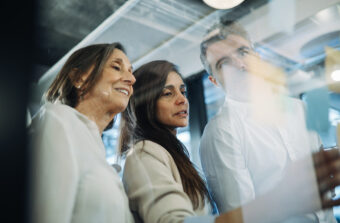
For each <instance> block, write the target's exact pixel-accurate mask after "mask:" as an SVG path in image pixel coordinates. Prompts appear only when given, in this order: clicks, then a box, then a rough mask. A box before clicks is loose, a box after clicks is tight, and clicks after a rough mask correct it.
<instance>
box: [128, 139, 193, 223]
mask: <svg viewBox="0 0 340 223" xmlns="http://www.w3.org/2000/svg"><path fill="white" fill-rule="evenodd" d="M171 162H173V160H171V157H170V156H169V155H168V154H167V152H166V150H165V149H164V148H163V147H161V146H159V145H157V144H155V143H150V142H148V141H146V143H145V144H144V147H143V149H136V150H133V151H132V152H130V154H128V156H127V159H126V162H125V168H124V176H123V183H124V187H125V189H126V191H127V194H128V197H129V202H130V207H131V209H132V211H136V212H138V214H139V216H140V217H141V218H142V219H143V221H144V222H148V223H170V222H171V223H176V222H183V221H184V219H185V218H186V217H188V216H194V211H193V207H192V204H191V201H190V199H189V197H188V196H187V194H186V193H185V192H184V191H183V187H182V185H181V183H180V182H178V181H176V180H175V178H174V175H173V172H172V167H171V165H172V164H171Z"/></svg>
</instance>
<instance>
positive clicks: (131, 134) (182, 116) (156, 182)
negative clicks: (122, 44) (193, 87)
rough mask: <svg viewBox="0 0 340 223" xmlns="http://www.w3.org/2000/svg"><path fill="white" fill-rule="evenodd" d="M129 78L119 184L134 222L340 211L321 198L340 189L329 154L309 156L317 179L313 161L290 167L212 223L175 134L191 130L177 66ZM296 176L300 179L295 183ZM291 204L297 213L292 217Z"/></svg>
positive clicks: (266, 218)
mask: <svg viewBox="0 0 340 223" xmlns="http://www.w3.org/2000/svg"><path fill="white" fill-rule="evenodd" d="M134 75H135V78H136V83H135V85H134V89H135V93H134V95H133V96H132V97H131V99H130V102H129V105H128V107H127V109H126V110H125V111H124V112H123V118H122V121H123V122H122V129H121V137H120V148H121V150H122V152H123V153H126V152H127V157H126V162H125V168H124V174H123V184H124V187H125V190H126V192H127V195H128V197H129V205H130V208H131V210H132V212H133V213H135V214H136V215H135V217H136V219H137V220H143V221H144V222H147V223H156V222H157V223H166V222H196V223H197V222H210V223H211V222H229V223H236V222H247V223H248V222H252V223H254V222H268V223H269V222H277V221H281V220H284V219H285V218H287V217H289V216H293V215H296V214H301V213H306V212H309V211H312V210H319V209H321V208H328V207H332V206H334V205H337V204H339V200H337V201H332V200H330V199H329V198H328V199H326V198H325V196H323V194H325V192H327V191H329V190H330V189H331V188H332V187H333V186H334V185H338V184H339V183H340V181H339V179H336V178H337V177H334V176H333V177H332V178H330V175H331V174H335V175H337V176H340V173H339V168H338V167H337V166H340V158H339V153H338V152H337V151H327V152H320V153H318V154H316V155H314V156H313V158H314V161H315V163H314V165H315V167H316V168H315V169H316V172H315V173H316V177H317V178H315V173H314V171H313V162H312V160H311V157H309V158H306V159H305V160H301V161H299V162H296V163H293V164H292V165H291V166H290V168H288V169H287V173H286V175H285V176H284V177H283V179H282V181H281V183H280V184H279V185H278V186H277V187H276V188H275V189H273V190H272V191H270V192H268V193H267V194H265V195H263V196H259V197H258V198H257V199H256V200H255V201H252V202H250V203H249V204H246V205H244V206H242V208H236V209H235V210H233V211H230V212H228V213H224V214H221V215H220V216H218V217H216V218H215V217H214V216H212V215H210V216H209V215H208V214H210V213H211V208H210V207H211V206H210V204H209V203H210V196H209V193H208V190H207V187H206V185H205V182H204V180H203V179H202V178H201V176H200V174H199V173H198V171H197V170H196V169H195V167H194V165H193V164H192V163H191V161H190V159H189V156H188V152H187V150H186V148H185V146H184V145H183V144H182V143H181V142H180V141H179V140H178V139H177V138H176V128H178V127H185V126H187V124H188V111H189V110H188V109H189V105H188V100H187V98H186V87H185V84H184V82H183V80H182V78H181V76H180V74H179V72H178V70H177V68H176V66H175V65H173V64H172V63H170V62H168V61H152V62H150V63H147V64H145V65H143V66H141V67H140V68H139V69H137V70H136V71H135V72H134ZM297 170H298V171H299V173H302V174H301V175H299V176H298V177H296V173H297ZM331 181H332V182H331ZM316 182H318V184H317V183H316ZM320 185H321V186H320ZM326 185H327V186H326ZM222 186H223V185H222ZM318 186H320V188H319V190H318ZM301 191H303V193H302V192H301ZM320 195H322V196H321V198H320ZM292 198H294V199H292ZM292 202H294V203H296V202H301V204H302V205H295V206H294V207H296V206H297V207H298V208H297V209H292V208H291V209H289V207H290V206H291V205H290V204H292ZM299 204H300V203H299ZM306 204H307V205H306ZM282 207H285V208H286V209H285V210H284V211H283V210H282ZM269 210H270V211H269ZM202 215H205V216H202ZM193 216H197V217H193Z"/></svg>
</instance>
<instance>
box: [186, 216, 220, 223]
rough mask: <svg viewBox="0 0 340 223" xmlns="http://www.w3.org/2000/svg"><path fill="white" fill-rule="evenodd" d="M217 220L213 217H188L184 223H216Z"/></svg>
mask: <svg viewBox="0 0 340 223" xmlns="http://www.w3.org/2000/svg"><path fill="white" fill-rule="evenodd" d="M215 218H216V216H213V215H206V216H195V217H188V218H186V219H185V220H184V222H183V223H214V222H215Z"/></svg>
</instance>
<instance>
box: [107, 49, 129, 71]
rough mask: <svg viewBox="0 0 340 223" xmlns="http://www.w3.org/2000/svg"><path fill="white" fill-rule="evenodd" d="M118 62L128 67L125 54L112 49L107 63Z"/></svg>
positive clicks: (127, 59)
mask: <svg viewBox="0 0 340 223" xmlns="http://www.w3.org/2000/svg"><path fill="white" fill-rule="evenodd" d="M116 59H118V60H120V61H121V62H122V63H123V64H124V65H126V66H128V67H130V66H131V63H130V60H129V58H127V56H126V54H125V53H124V52H123V51H121V50H120V49H114V50H113V51H112V53H111V55H110V57H109V59H108V62H111V61H112V60H116Z"/></svg>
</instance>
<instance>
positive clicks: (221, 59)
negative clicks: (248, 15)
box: [206, 34, 253, 92]
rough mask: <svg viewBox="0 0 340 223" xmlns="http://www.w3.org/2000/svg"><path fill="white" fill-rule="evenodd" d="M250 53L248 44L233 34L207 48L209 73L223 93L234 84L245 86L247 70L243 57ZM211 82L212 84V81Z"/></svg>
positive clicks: (250, 48) (250, 49)
mask: <svg viewBox="0 0 340 223" xmlns="http://www.w3.org/2000/svg"><path fill="white" fill-rule="evenodd" d="M252 52H253V51H252V47H251V45H250V42H249V41H248V40H246V39H244V38H243V37H241V36H238V35H234V34H230V35H228V36H227V38H226V39H223V40H220V41H217V42H214V43H212V44H211V45H209V46H208V48H207V54H206V55H207V61H208V63H209V65H210V67H211V72H212V73H213V76H214V78H217V81H218V82H219V83H220V84H221V85H222V87H223V88H224V90H225V91H227V92H228V91H229V90H230V89H229V88H230V87H231V86H235V84H237V85H242V84H245V83H244V81H245V79H246V77H245V75H247V74H246V73H247V70H248V69H247V64H246V62H245V56H246V55H247V54H249V53H252ZM212 82H213V83H214V81H213V80H212ZM215 84H216V85H218V84H217V83H215ZM243 87H245V86H243Z"/></svg>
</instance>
